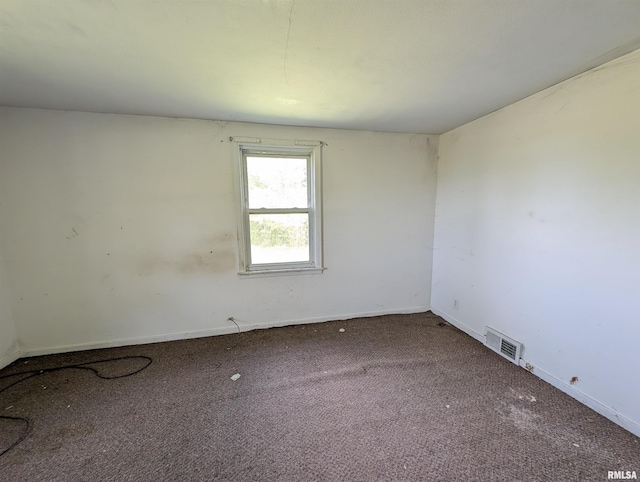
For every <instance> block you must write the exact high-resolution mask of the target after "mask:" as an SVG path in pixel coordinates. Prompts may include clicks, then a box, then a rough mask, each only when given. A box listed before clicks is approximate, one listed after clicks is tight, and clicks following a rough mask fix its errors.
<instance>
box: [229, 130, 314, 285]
mask: <svg viewBox="0 0 640 482" xmlns="http://www.w3.org/2000/svg"><path fill="white" fill-rule="evenodd" d="M230 140H231V141H232V143H233V144H234V150H235V157H236V162H235V169H234V172H235V178H236V183H235V184H236V186H237V189H236V199H237V205H238V206H239V209H238V253H239V256H238V258H239V259H238V261H239V263H238V264H239V266H238V274H239V275H242V276H246V275H251V276H270V275H288V274H315V273H322V272H323V270H324V267H323V264H322V240H323V238H322V142H320V141H303V140H293V141H292V140H279V139H262V138H254V137H231V138H230ZM251 155H266V156H278V155H281V156H283V157H288V156H300V157H306V158H307V196H308V201H309V202H308V205H309V206H308V208H286V209H251V208H249V186H248V176H247V162H246V158H247V156H251ZM307 212H308V213H309V261H302V262H288V263H262V264H254V263H252V261H251V237H250V229H249V215H250V214H271V213H307Z"/></svg>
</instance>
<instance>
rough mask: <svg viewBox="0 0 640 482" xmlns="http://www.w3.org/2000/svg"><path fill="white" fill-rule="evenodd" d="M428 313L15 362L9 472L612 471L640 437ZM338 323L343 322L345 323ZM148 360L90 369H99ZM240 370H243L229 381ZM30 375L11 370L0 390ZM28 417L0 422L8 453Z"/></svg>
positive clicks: (434, 475) (294, 477)
mask: <svg viewBox="0 0 640 482" xmlns="http://www.w3.org/2000/svg"><path fill="white" fill-rule="evenodd" d="M440 322H442V319H440V318H438V317H437V316H435V315H433V314H431V313H426V314H417V315H393V316H382V317H377V318H367V319H355V320H348V321H337V322H329V323H322V324H314V325H298V326H291V327H286V328H274V329H269V330H259V331H253V332H246V333H241V334H236V335H227V336H219V337H211V338H201V339H196V340H185V341H177V342H168V343H157V344H151V345H139V346H131V347H123V348H113V349H105V350H93V351H85V352H76V353H68V354H63V355H51V356H44V357H37V358H30V359H22V360H18V361H17V362H16V363H14V364H13V365H11V366H10V367H7V368H6V369H4V370H2V371H0V376H5V375H9V374H11V373H15V372H22V371H27V370H36V371H39V370H42V369H48V368H54V367H61V366H66V365H77V364H87V363H88V362H91V361H95V360H104V359H108V358H114V357H124V356H130V355H136V356H140V355H141V356H147V357H150V358H151V359H153V363H152V364H151V365H150V366H149V367H147V368H146V369H144V370H142V371H140V372H139V373H137V374H133V375H131V376H126V377H123V378H115V379H110V380H108V379H103V378H99V377H98V376H96V373H94V372H92V371H90V370H87V369H65V370H57V371H48V372H47V371H45V372H44V373H42V374H39V375H37V376H34V377H32V378H29V379H28V380H25V381H24V382H21V383H18V384H16V385H14V386H13V387H11V388H9V389H7V390H5V391H3V392H2V393H0V415H4V416H10V417H23V418H25V419H28V420H29V421H30V428H29V431H28V433H27V435H26V437H25V438H24V440H23V441H22V442H20V443H19V444H18V445H16V446H15V447H13V448H12V449H11V450H9V451H8V452H7V453H6V454H4V455H3V456H1V457H0V479H1V480H3V481H36V480H46V481H54V480H55V481H57V480H59V481H93V482H95V481H106V480H114V481H116V480H117V481H121V480H135V481H161V480H175V481H186V480H190V481H193V480H247V481H249V480H250V481H263V480H282V481H311V480H331V481H351V480H361V481H373V480H384V481H391V480H411V481H416V480H425V481H431V480H447V481H450V480H477V481H490V480H509V481H524V480H527V481H536V480H540V481H550V480H571V481H573V480H575V481H587V480H597V481H603V480H607V473H608V471H610V470H635V471H637V472H638V474H640V439H638V438H637V437H635V436H634V435H632V434H630V433H629V432H627V431H625V430H623V429H622V428H620V427H618V426H616V425H615V424H613V423H611V422H609V421H608V420H606V419H605V418H603V417H601V416H600V415H598V414H596V413H595V412H593V411H592V410H590V409H589V408H587V407H585V406H583V405H581V404H580V403H578V402H577V401H575V400H573V399H571V398H570V397H568V396H567V395H565V394H563V393H561V392H560V391H558V390H556V389H555V388H553V387H551V386H550V385H548V384H546V383H544V382H542V381H541V380H540V379H538V378H537V377H535V376H533V375H531V374H529V373H528V372H527V371H526V370H523V369H522V368H519V367H517V366H516V365H514V364H512V363H509V362H508V361H507V360H504V359H503V358H501V357H499V356H498V355H496V354H494V353H493V352H491V351H489V350H487V349H486V348H485V347H483V346H482V345H481V344H480V343H478V342H477V341H475V340H473V339H472V338H470V337H468V336H467V335H465V334H463V333H462V332H460V331H458V330H456V329H455V328H453V327H451V326H449V325H445V326H439V323H440ZM340 328H344V329H345V331H344V332H340V331H339V330H340ZM146 363H147V362H146V360H145V359H143V358H133V359H124V360H116V361H112V362H103V363H94V364H88V365H83V366H84V367H85V368H93V369H94V370H95V371H96V372H97V374H98V375H100V376H103V377H116V376H121V375H126V374H128V373H131V372H134V371H136V370H139V369H140V368H143V367H144V365H145V364H146ZM235 374H240V378H238V379H237V380H235V381H234V380H232V379H231V377H232V376H233V375H235ZM27 376H28V375H21V376H20V377H11V378H4V379H1V380H0V390H2V388H3V387H6V386H8V385H9V384H11V383H13V382H15V381H16V380H17V379H19V378H25V377H27ZM23 429H24V423H23V422H21V421H19V420H8V419H1V420H0V452H2V451H3V450H4V449H6V448H7V447H9V446H10V445H11V444H12V443H14V442H15V441H16V440H17V439H18V438H19V437H20V435H21V433H22V431H23Z"/></svg>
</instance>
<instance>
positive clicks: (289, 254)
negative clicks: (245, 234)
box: [249, 213, 309, 264]
mask: <svg viewBox="0 0 640 482" xmlns="http://www.w3.org/2000/svg"><path fill="white" fill-rule="evenodd" d="M249 229H250V233H251V234H250V236H251V262H252V264H263V263H291V262H296V261H298V262H299V261H309V215H308V214H306V213H305V214H299V213H296V214H251V215H250V216H249Z"/></svg>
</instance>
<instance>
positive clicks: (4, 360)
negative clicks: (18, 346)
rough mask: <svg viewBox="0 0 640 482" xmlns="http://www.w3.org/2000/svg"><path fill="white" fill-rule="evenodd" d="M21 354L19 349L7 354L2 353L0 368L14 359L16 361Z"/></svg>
mask: <svg viewBox="0 0 640 482" xmlns="http://www.w3.org/2000/svg"><path fill="white" fill-rule="evenodd" d="M21 356H22V353H21V352H20V350H16V351H14V352H11V353H9V354H7V355H4V356H3V357H2V358H0V370H1V369H3V368H4V367H6V366H8V365H11V364H12V363H13V362H14V361H16V360H17V359H18V358H20V357H21Z"/></svg>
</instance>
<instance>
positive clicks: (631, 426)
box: [520, 358, 640, 437]
mask: <svg viewBox="0 0 640 482" xmlns="http://www.w3.org/2000/svg"><path fill="white" fill-rule="evenodd" d="M520 366H521V367H522V368H525V367H527V368H526V369H527V371H529V372H531V373H533V374H534V375H536V376H537V377H538V378H540V379H542V380H544V381H545V382H547V383H548V384H550V385H553V386H554V387H556V388H557V389H558V390H561V391H563V392H564V393H566V394H567V395H569V396H570V397H572V398H575V399H576V400H578V401H579V402H580V403H582V404H584V405H586V406H587V407H589V408H590V409H591V410H593V411H594V412H597V413H599V414H600V415H602V416H603V417H606V418H608V419H609V420H611V421H612V422H613V423H615V424H617V425H620V426H621V427H622V428H624V429H625V430H628V431H629V432H631V433H632V434H634V435H637V436H638V437H640V424H638V423H636V422H634V421H633V420H631V419H628V418H627V417H625V416H624V415H621V414H619V413H618V412H616V411H615V410H613V409H612V408H611V407H607V406H606V405H603V404H602V403H600V402H599V401H598V400H595V399H593V398H591V397H590V396H589V395H587V394H586V393H583V392H581V391H580V390H577V389H576V388H575V387H574V386H572V385H569V384H568V383H566V382H564V381H562V380H560V379H559V378H557V377H555V376H554V375H552V374H551V373H548V372H546V371H544V370H543V369H541V368H539V367H537V366H536V365H533V364H532V363H530V362H528V361H527V360H525V359H524V358H521V359H520Z"/></svg>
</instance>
